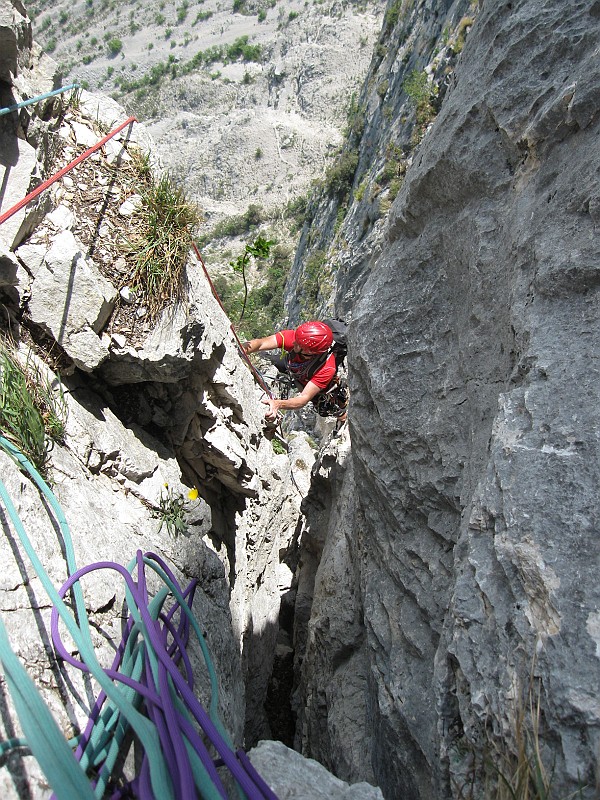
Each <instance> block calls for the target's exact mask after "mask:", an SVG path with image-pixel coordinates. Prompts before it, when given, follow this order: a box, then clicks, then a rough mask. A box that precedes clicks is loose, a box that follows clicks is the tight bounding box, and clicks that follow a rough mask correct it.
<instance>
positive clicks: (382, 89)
mask: <svg viewBox="0 0 600 800" xmlns="http://www.w3.org/2000/svg"><path fill="white" fill-rule="evenodd" d="M389 86H390V82H389V81H388V80H385V81H381V83H380V84H379V86H378V87H377V94H378V95H379V97H381V99H382V100H383V98H384V97H385V96H386V94H387V90H388V89H389Z"/></svg>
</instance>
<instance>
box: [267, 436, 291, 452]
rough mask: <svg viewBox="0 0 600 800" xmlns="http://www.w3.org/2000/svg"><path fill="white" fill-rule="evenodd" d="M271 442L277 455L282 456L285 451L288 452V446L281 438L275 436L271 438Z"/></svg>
mask: <svg viewBox="0 0 600 800" xmlns="http://www.w3.org/2000/svg"><path fill="white" fill-rule="evenodd" d="M271 444H272V446H273V452H274V453H275V455H278V456H282V455H284V454H285V453H287V448H286V446H285V445H284V443H283V442H281V441H280V440H279V439H275V438H273V439H271Z"/></svg>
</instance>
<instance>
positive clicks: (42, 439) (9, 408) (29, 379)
mask: <svg viewBox="0 0 600 800" xmlns="http://www.w3.org/2000/svg"><path fill="white" fill-rule="evenodd" d="M65 420H66V406H65V403H64V398H63V396H62V392H60V391H59V392H58V393H56V392H55V391H54V390H53V388H52V386H51V384H50V383H49V381H48V379H47V378H46V377H45V376H44V375H43V372H42V370H41V368H40V367H38V366H37V365H36V364H35V363H34V361H33V359H32V358H30V357H28V358H27V361H26V362H25V364H24V365H22V364H21V363H20V361H19V358H18V356H17V354H16V352H15V350H14V347H12V346H11V345H10V344H9V343H7V342H6V341H0V424H1V425H2V429H3V432H4V435H5V436H6V438H7V439H9V440H10V441H11V442H12V443H13V444H14V445H15V447H17V448H18V449H19V450H20V451H21V452H22V453H23V454H24V455H25V456H26V457H27V458H28V459H29V460H30V461H31V463H32V464H33V465H34V466H35V467H36V469H37V470H38V472H39V473H40V474H41V475H43V476H45V475H46V469H47V460H48V454H49V452H50V441H49V440H53V441H56V442H60V441H62V439H63V437H64V432H65Z"/></svg>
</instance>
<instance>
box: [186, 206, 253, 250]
mask: <svg viewBox="0 0 600 800" xmlns="http://www.w3.org/2000/svg"><path fill="white" fill-rule="evenodd" d="M265 219H266V217H265V213H264V209H263V208H262V206H259V205H256V204H253V203H252V204H250V205H249V206H248V208H247V210H246V212H245V213H244V214H242V215H241V216H237V217H227V219H224V220H222V221H221V222H219V223H217V225H215V227H214V228H213V230H212V231H211V232H210V233H208V234H204V235H203V236H201V237H200V239H199V241H200V243H201V244H206V242H209V241H211V240H212V239H221V238H223V237H225V236H242V235H243V234H245V233H249V232H250V231H251V230H253V229H254V228H257V227H258V226H259V225H261V224H262V223H263V222H264V221H265Z"/></svg>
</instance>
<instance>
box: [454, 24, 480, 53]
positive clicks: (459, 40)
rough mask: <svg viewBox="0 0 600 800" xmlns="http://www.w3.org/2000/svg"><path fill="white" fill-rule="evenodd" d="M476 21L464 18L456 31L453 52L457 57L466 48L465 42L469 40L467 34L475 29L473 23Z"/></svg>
mask: <svg viewBox="0 0 600 800" xmlns="http://www.w3.org/2000/svg"><path fill="white" fill-rule="evenodd" d="M474 21H475V20H474V19H473V17H463V18H462V19H461V20H460V22H459V23H458V25H457V26H456V30H455V31H454V37H453V38H454V43H453V44H452V50H453V51H454V53H456V55H458V54H459V53H462V49H463V47H464V46H465V40H466V38H467V34H468V33H469V31H470V30H471V28H472V27H473V22H474Z"/></svg>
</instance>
